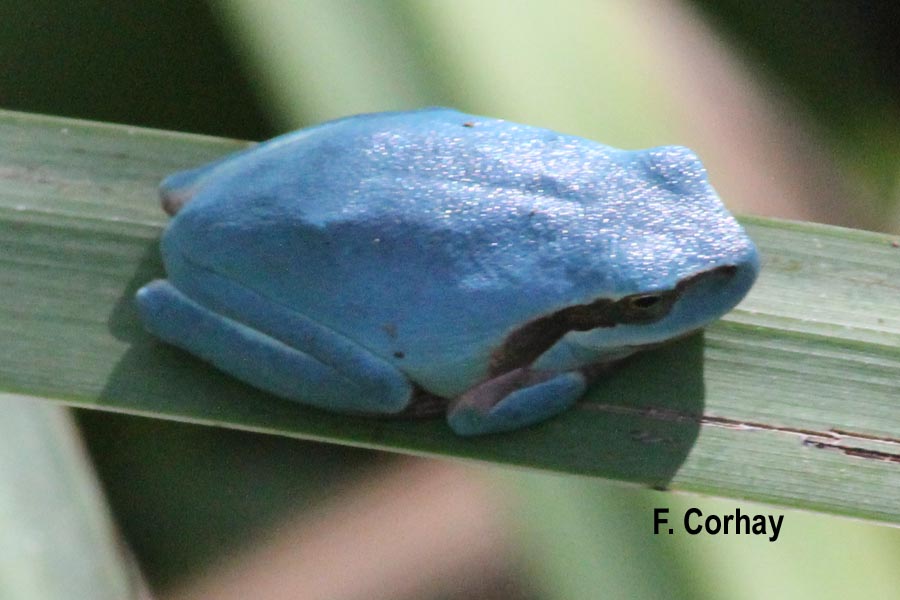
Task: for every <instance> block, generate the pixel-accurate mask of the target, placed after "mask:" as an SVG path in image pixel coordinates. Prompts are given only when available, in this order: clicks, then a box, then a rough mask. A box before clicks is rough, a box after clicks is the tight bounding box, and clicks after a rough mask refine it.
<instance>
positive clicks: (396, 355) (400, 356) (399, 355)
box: [394, 350, 406, 358]
mask: <svg viewBox="0 0 900 600" xmlns="http://www.w3.org/2000/svg"><path fill="white" fill-rule="evenodd" d="M404 356H406V355H405V354H404V353H402V352H400V351H399V350H397V351H396V352H394V358H403V357H404Z"/></svg>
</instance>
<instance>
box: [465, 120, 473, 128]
mask: <svg viewBox="0 0 900 600" xmlns="http://www.w3.org/2000/svg"><path fill="white" fill-rule="evenodd" d="M463 127H475V123H473V122H472V121H466V122H465V123H463Z"/></svg>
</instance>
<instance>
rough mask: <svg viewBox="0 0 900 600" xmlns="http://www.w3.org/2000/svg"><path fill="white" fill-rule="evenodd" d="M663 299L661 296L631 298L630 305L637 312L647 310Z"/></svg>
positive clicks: (629, 299) (647, 295)
mask: <svg viewBox="0 0 900 600" xmlns="http://www.w3.org/2000/svg"><path fill="white" fill-rule="evenodd" d="M662 299H663V297H662V296H660V295H659V294H643V295H640V296H631V297H629V298H628V305H629V306H630V308H632V309H635V310H647V309H649V308H652V307H653V306H655V305H657V304H659V303H660V302H662Z"/></svg>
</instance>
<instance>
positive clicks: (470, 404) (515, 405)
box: [447, 368, 587, 435]
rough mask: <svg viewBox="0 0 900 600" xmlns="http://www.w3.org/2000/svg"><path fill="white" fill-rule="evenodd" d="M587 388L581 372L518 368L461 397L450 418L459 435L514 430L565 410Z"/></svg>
mask: <svg viewBox="0 0 900 600" xmlns="http://www.w3.org/2000/svg"><path fill="white" fill-rule="evenodd" d="M585 389H587V380H586V379H585V376H584V375H583V374H581V373H580V372H578V371H566V372H563V373H559V372H555V371H533V370H531V369H527V368H520V369H515V370H513V371H510V372H508V373H505V374H503V375H501V376H499V377H495V378H494V379H490V380H488V381H486V382H484V383H482V384H481V385H478V386H476V387H474V388H472V389H471V390H469V391H468V392H466V393H465V394H463V395H462V396H460V397H459V398H458V399H457V400H456V401H455V402H454V403H453V405H452V406H451V407H450V410H449V411H448V413H447V421H448V423H449V424H450V427H451V428H452V429H453V431H455V432H456V433H457V434H459V435H482V434H486V433H499V432H502V431H511V430H514V429H519V428H520V427H525V426H527V425H533V424H534V423H539V422H540V421H544V420H546V419H549V418H550V417H552V416H555V415H557V414H559V413H561V412H563V411H564V410H566V409H568V408H570V407H571V406H572V405H573V404H575V402H576V401H577V400H578V398H580V397H581V396H582V395H583V394H584V392H585Z"/></svg>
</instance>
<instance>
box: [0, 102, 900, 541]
mask: <svg viewBox="0 0 900 600" xmlns="http://www.w3.org/2000/svg"><path fill="white" fill-rule="evenodd" d="M239 146H240V143H239V142H234V141H227V140H219V139H213V138H206V137H199V136H187V135H182V134H177V133H168V132H159V131H148V130H140V129H136V128H131V127H123V126H111V125H103V124H93V123H86V122H78V121H71V120H62V119H55V118H49V117H40V116H32V115H22V114H16V113H2V114H0V260H2V262H0V286H2V287H0V289H2V294H0V336H2V337H0V339H2V340H3V341H2V343H0V391H3V392H7V393H14V394H19V395H25V396H31V397H34V398H42V399H51V400H57V401H61V402H65V403H69V404H73V405H78V406H84V407H91V408H97V409H103V410H113V411H121V412H127V413H134V414H143V415H149V416H154V417H159V418H167V419H176V420H181V421H189V422H196V423H205V424H210V425H218V426H223V427H233V428H239V429H245V430H251V431H260V432H266V433H273V434H279V435H287V436H294V437H298V438H305V439H314V440H327V441H331V442H337V443H343V444H351V445H357V446H364V447H373V448H383V449H390V450H395V451H400V452H410V453H416V454H425V455H442V456H455V457H461V458H469V459H476V460H482V461H489V462H494V463H505V464H513V465H522V466H528V467H533V468H538V469H546V470H553V471H561V472H568V473H579V474H586V475H594V476H600V477H608V478H615V479H623V480H628V481H633V482H640V483H644V484H648V485H653V486H656V487H667V488H676V489H686V490H694V491H699V492H704V493H709V494H715V495H722V496H728V497H739V498H747V499H754V500H762V501H768V502H774V503H779V504H784V505H789V506H797V507H805V508H808V509H813V510H820V511H825V512H831V513H836V514H845V515H854V516H858V517H862V518H868V519H875V520H880V521H887V522H894V523H900V500H898V490H900V403H898V401H897V396H898V391H900V294H898V293H897V292H898V286H897V282H898V281H900V249H898V248H897V247H896V245H895V244H892V240H891V238H889V237H888V236H884V235H879V234H871V233H866V232H860V231H853V230H846V229H840V228H834V227H824V226H817V225H812V224H799V223H785V222H777V221H764V220H756V219H754V220H748V221H746V222H747V226H748V229H749V231H750V233H751V235H752V236H753V237H754V239H756V240H757V242H758V243H759V245H760V247H761V249H762V252H763V255H764V272H763V275H762V277H761V280H760V282H759V283H758V285H757V286H756V288H755V289H754V291H753V292H752V293H751V295H750V296H749V297H748V298H747V300H746V301H745V302H744V303H743V304H742V305H741V306H740V307H739V308H738V309H737V310H736V311H734V312H733V313H732V314H731V315H729V316H728V317H727V318H726V319H724V320H723V321H722V322H720V323H717V324H716V325H714V326H712V327H710V328H709V329H708V331H707V333H706V334H705V337H700V336H696V337H694V338H692V339H689V340H686V341H683V342H681V343H679V344H676V345H671V346H669V347H667V348H663V349H660V350H659V351H655V352H652V353H647V354H645V355H644V356H641V357H639V358H637V359H635V360H634V361H632V363H631V364H630V365H628V366H627V367H626V368H623V369H622V370H621V371H620V372H619V373H617V374H615V375H614V376H613V377H610V378H609V380H607V381H604V382H602V383H601V384H599V385H598V386H596V388H595V389H594V390H593V391H592V392H591V393H590V394H589V397H588V398H587V400H586V401H585V402H583V403H581V404H580V405H579V406H578V408H577V409H576V410H573V411H571V412H570V413H569V414H566V415H563V416H561V417H560V418H557V419H554V420H553V421H551V422H549V423H546V424H544V425H542V426H539V427H534V428H531V429H529V430H527V431H522V432H518V433H515V434H511V435H506V436H495V437H488V438H484V439H477V440H467V439H460V438H457V437H455V436H453V434H452V433H450V431H449V430H448V429H447V428H446V426H445V425H444V424H443V423H442V422H440V421H431V422H405V421H403V422H392V421H387V420H384V421H382V420H371V419H362V418H348V417H344V416H340V415H332V414H329V413H325V412H321V411H317V410H313V409H307V408H303V407H299V406H296V405H294V404H292V403H289V402H285V401H282V400H279V399H277V398H273V397H271V396H268V395H266V394H263V393H261V392H258V391H255V390H252V389H251V388H249V387H247V386H244V385H242V384H240V383H238V382H236V381H234V380H233V379H231V378H229V377H227V376H225V375H223V374H220V373H218V372H216V371H215V370H214V369H212V368H210V367H208V366H206V365H204V364H202V363H201V362H200V361H198V360H195V359H193V358H191V357H189V356H188V355H186V354H185V353H183V352H180V351H178V350H175V349H173V348H170V347H167V346H164V345H162V344H160V343H158V342H156V341H155V340H153V339H152V338H151V337H150V336H148V335H147V334H146V333H144V332H143V330H142V329H141V326H140V324H139V323H138V321H137V319H136V315H135V311H134V307H133V303H132V296H133V293H134V291H135V290H136V289H137V288H138V287H139V286H140V285H142V284H143V283H145V282H147V281H148V280H150V279H152V278H154V277H159V276H161V275H162V267H161V264H160V262H159V257H158V249H157V241H158V237H159V233H160V230H161V228H162V226H163V225H164V222H165V219H164V215H163V214H162V213H161V211H159V209H158V205H157V200H156V192H155V186H156V184H157V182H158V181H159V179H160V178H161V177H162V176H164V175H165V174H167V173H169V172H171V171H174V170H177V169H180V168H184V167H188V166H192V165H197V164H200V163H202V162H204V161H206V160H209V159H212V158H214V157H217V156H219V155H221V154H223V153H225V152H227V151H230V150H233V149H235V148H237V147H239Z"/></svg>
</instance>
